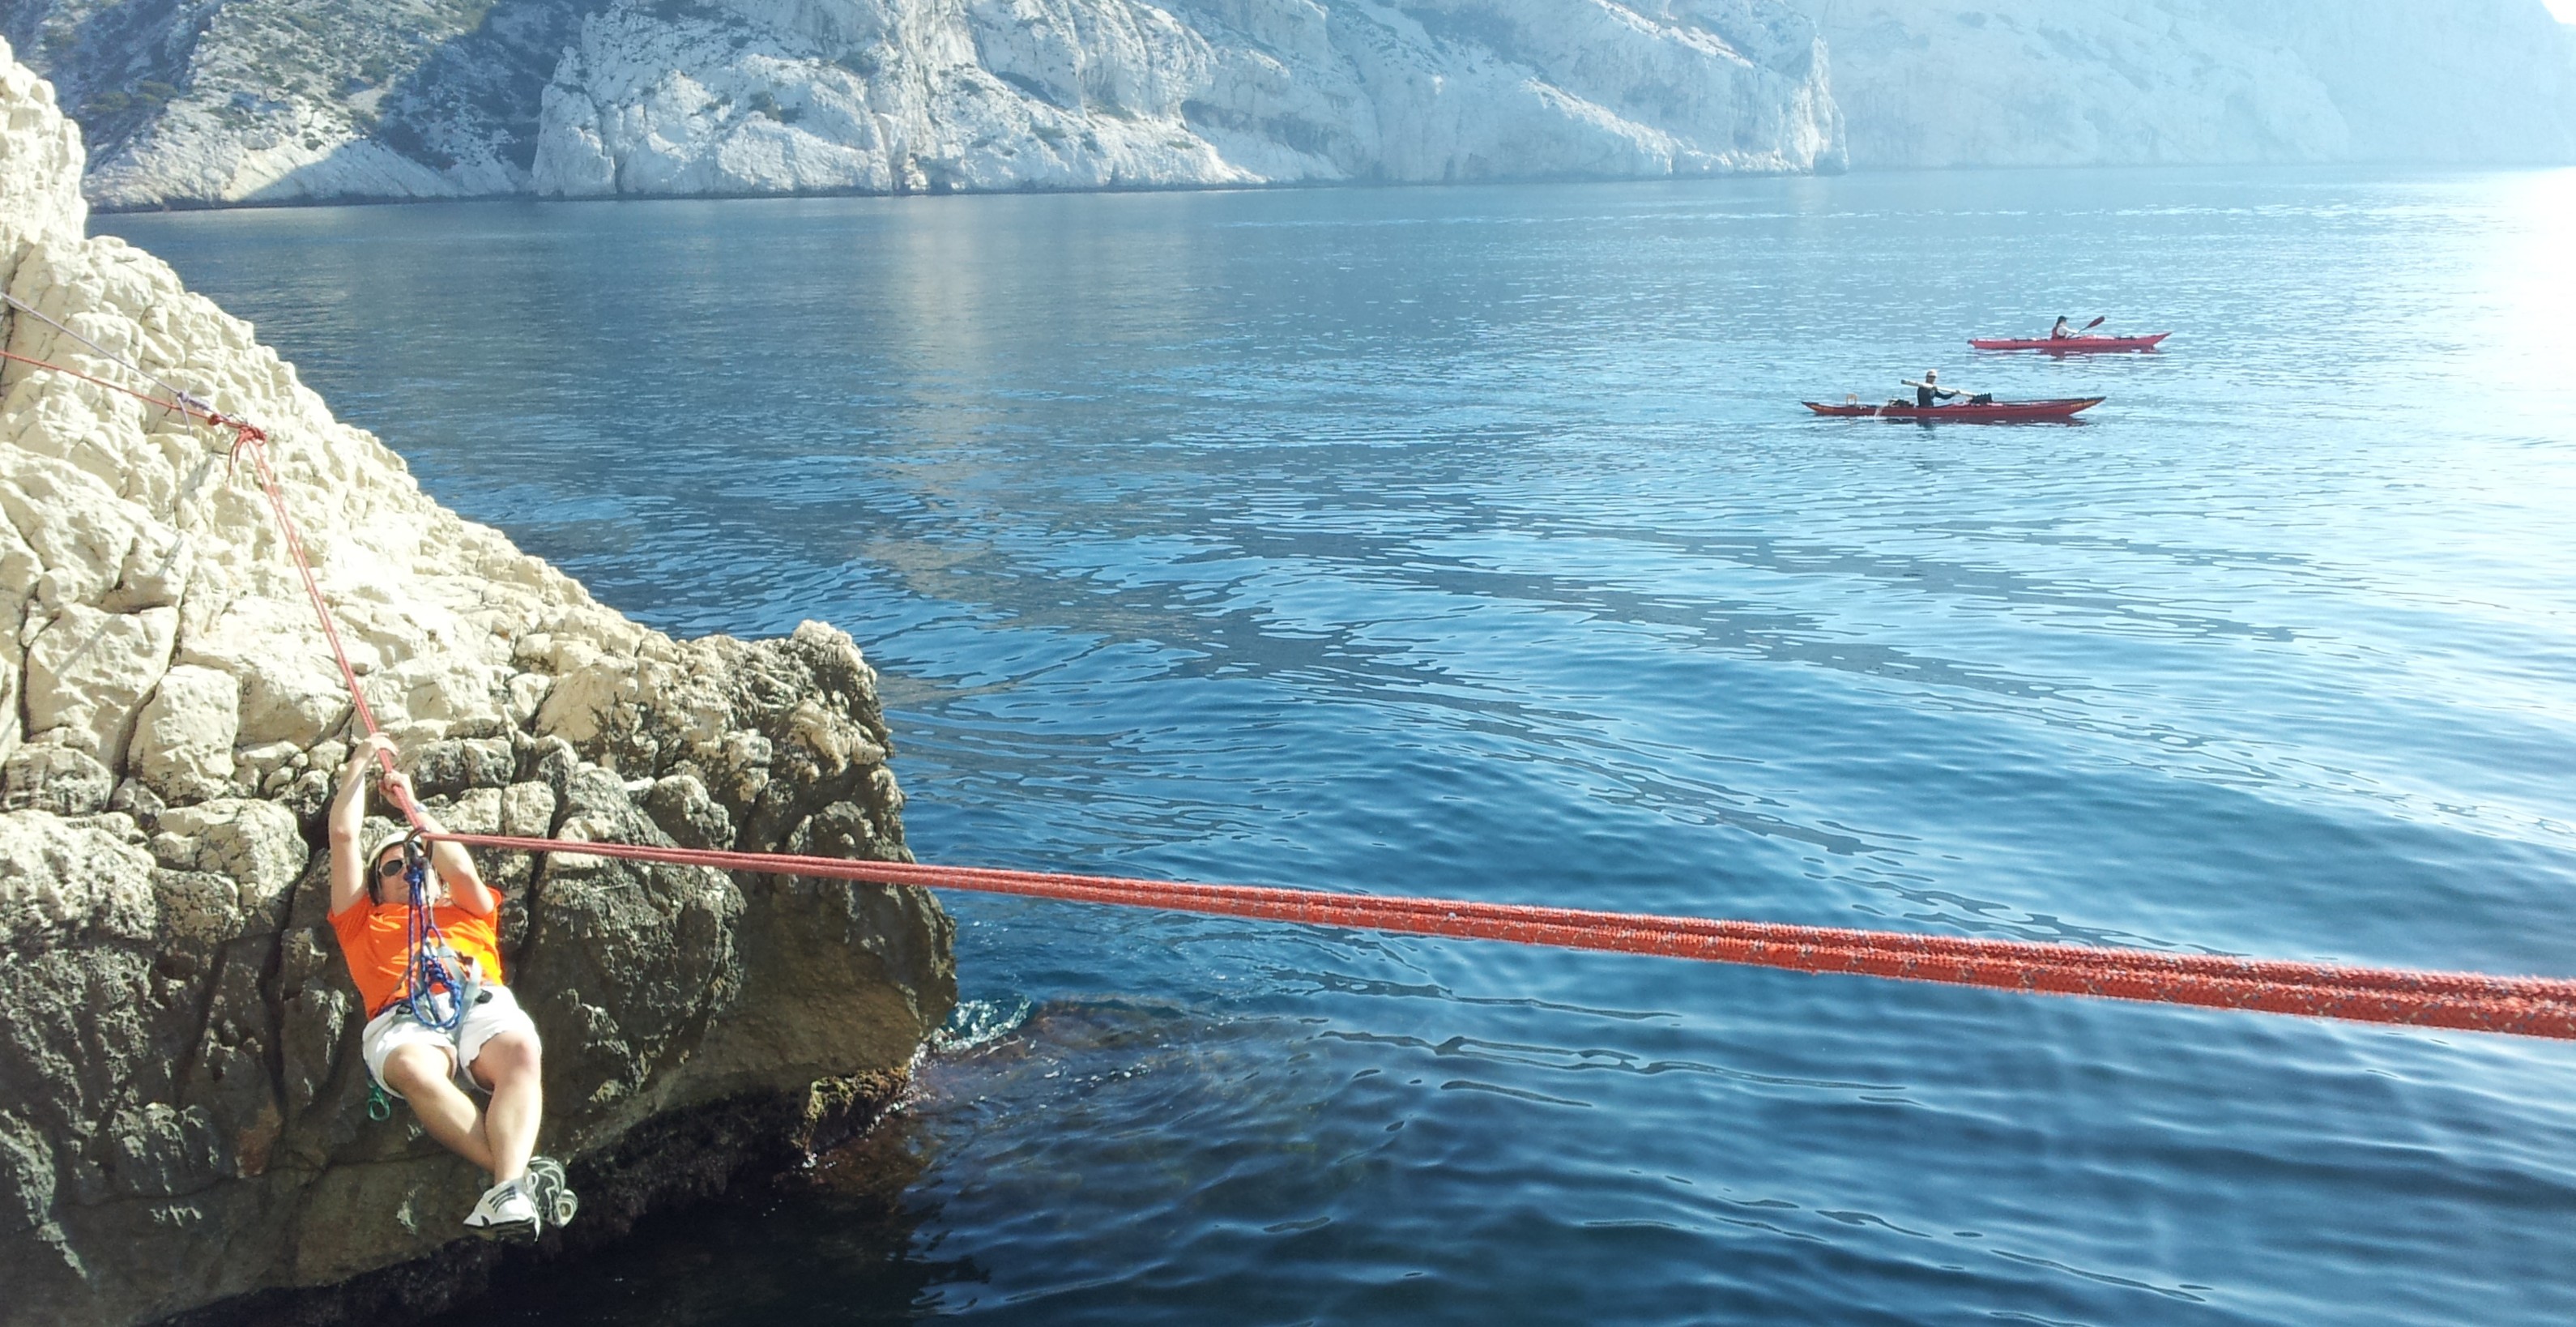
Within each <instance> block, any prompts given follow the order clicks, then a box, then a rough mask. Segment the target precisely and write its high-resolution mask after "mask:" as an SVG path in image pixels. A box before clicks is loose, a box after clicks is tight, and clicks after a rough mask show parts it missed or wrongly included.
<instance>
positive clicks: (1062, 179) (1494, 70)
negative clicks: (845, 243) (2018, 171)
mask: <svg viewBox="0 0 2576 1327" xmlns="http://www.w3.org/2000/svg"><path fill="white" fill-rule="evenodd" d="M665 12H666V11H665V10H663V9H660V8H656V7H651V6H647V5H643V4H638V3H634V2H633V0H626V2H623V3H620V4H617V5H615V6H613V7H612V8H610V9H608V10H607V11H605V12H603V13H600V14H598V15H595V16H593V17H591V18H589V19H588V20H586V21H585V22H584V23H583V25H582V30H581V41H580V43H579V45H577V46H576V47H575V48H573V50H571V51H570V52H569V53H567V55H566V56H565V59H564V62H563V64H562V66H561V67H559V68H558V69H557V70H556V73H555V77H554V80H553V82H552V84H551V85H550V86H549V87H548V88H547V89H546V93H545V105H544V112H543V116H542V120H541V123H540V127H539V132H538V139H537V153H536V158H535V164H534V171H533V185H534V187H535V188H536V189H537V190H538V191H539V192H542V193H552V194H563V195H572V196H585V195H598V194H610V193H623V194H707V193H724V194H738V193H782V192H799V191H813V190H857V191H865V192H909V191H919V190H934V191H945V190H990V189H1027V188H1040V189H1092V188H1127V187H1166V186H1182V185H1190V186H1207V185H1230V184H1251V183H1292V182H1317V181H1337V180H1381V181H1434V180H1471V179H1501V178H1513V177H1524V178H1525V177H1543V176H1582V177H1595V178H1633V177H1641V176H1644V177H1652V176H1665V175H1675V174H1712V173H1719V172H1727V171H1803V170H1809V169H1814V168H1817V167H1819V166H1824V167H1828V168H1830V167H1832V166H1835V165H1837V164H1838V163H1839V138H1838V130H1837V126H1836V120H1835V113H1834V109H1833V103H1832V100H1831V97H1830V95H1829V94H1828V92H1827V90H1826V86H1825V77H1824V74H1825V69H1824V61H1823V58H1822V52H1821V50H1820V48H1819V47H1818V44H1817V42H1816V40H1815V37H1814V34H1813V31H1812V29H1811V28H1810V27H1809V25H1808V24H1807V23H1806V22H1805V21H1804V20H1802V19H1800V18H1798V17H1797V16H1796V15H1795V14H1793V13H1791V12H1789V11H1788V10H1787V9H1785V8H1784V7H1783V6H1781V5H1780V4H1778V3H1776V2H1775V0H1646V2H1638V0H1420V2H1419V3H1415V4H1411V5H1407V6H1404V7H1402V8H1397V7H1393V6H1384V5H1377V4H1372V3H1366V2H1365V0H1183V2H1182V3H1173V4H1168V5H1166V6H1163V7H1157V6H1154V5H1148V4H1143V3H1139V2H1138V0H971V3H955V2H954V0H724V3H719V4H713V5H708V6H705V7H702V8H700V9H698V10H695V11H692V12H691V13H689V14H688V15H686V16H684V17H680V18H676V19H675V18H667V17H664V14H665Z"/></svg>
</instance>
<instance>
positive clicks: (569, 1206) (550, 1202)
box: [519, 1156, 581, 1228]
mask: <svg viewBox="0 0 2576 1327" xmlns="http://www.w3.org/2000/svg"><path fill="white" fill-rule="evenodd" d="M519 1187H520V1188H521V1189H524V1190H526V1191H527V1195H528V1200H529V1201H530V1202H532V1203H534V1204H535V1205H536V1209H537V1216H538V1218H539V1219H540V1220H543V1221H544V1222H545V1223H546V1224H547V1225H550V1226H555V1227H558V1228H560V1227H563V1226H568V1225H571V1224H572V1219H573V1216H574V1215H575V1214H576V1213H578V1212H580V1211H581V1199H580V1198H579V1197H578V1196H577V1195H575V1194H574V1193H573V1191H572V1185H571V1184H569V1183H567V1182H566V1181H565V1178H564V1168H563V1163H562V1162H560V1161H557V1160H555V1159H554V1158H553V1157H544V1156H539V1157H530V1158H528V1173H527V1174H525V1175H522V1176H520V1177H519Z"/></svg>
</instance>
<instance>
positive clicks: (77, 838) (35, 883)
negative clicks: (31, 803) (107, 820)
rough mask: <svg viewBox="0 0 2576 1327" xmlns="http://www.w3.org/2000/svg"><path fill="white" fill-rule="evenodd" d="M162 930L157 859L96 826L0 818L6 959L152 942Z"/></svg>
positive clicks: (17, 814)
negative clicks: (83, 943)
mask: <svg viewBox="0 0 2576 1327" xmlns="http://www.w3.org/2000/svg"><path fill="white" fill-rule="evenodd" d="M159 925H160V916H159V909H158V907H157V906H156V904H155V902H154V899H153V894H152V854H150V853H148V852H145V851H143V850H142V849H141V848H138V847H135V846H134V845H132V844H130V843H127V842H126V841H125V840H124V838H123V837H122V836H121V835H119V834H117V833H116V832H115V831H114V830H113V829H112V828H110V827H108V826H105V825H101V824H98V823H96V822H92V821H80V820H66V819H64V818H62V817H60V816H56V815H52V814H50V813H48V812H44V811H10V812H6V813H0V952H5V953H9V954H14V955H21V956H29V955H33V954H36V953H38V952H41V951H44V950H48V949H54V948H59V947H61V946H63V945H66V944H70V943H73V942H75V941H80V940H96V939H118V940H134V941H148V940H150V939H151V938H152V937H153V935H154V933H155V931H156V930H157V929H158V928H159Z"/></svg>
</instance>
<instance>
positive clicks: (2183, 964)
mask: <svg viewBox="0 0 2576 1327" xmlns="http://www.w3.org/2000/svg"><path fill="white" fill-rule="evenodd" d="M9 303H10V304H11V306H12V307H16V308H20V309H25V308H26V306H25V305H24V304H21V303H20V302H19V301H17V300H15V299H11V300H10V301H9ZM27 311H29V312H33V311H32V310H27ZM37 316H38V317H39V318H42V317H43V315H41V314H38V315H37ZM45 321H46V322H48V323H52V322H53V320H52V319H49V318H48V319H45ZM53 325H54V326H56V327H60V326H61V324H59V323H54V324H53ZM64 330H66V331H68V330H69V329H64ZM75 335H76V334H75ZM83 344H85V345H91V348H92V349H94V350H95V349H98V347H97V346H95V345H94V344H91V343H90V342H88V341H86V340H83ZM100 353H101V354H103V355H106V357H107V358H108V359H110V360H112V361H115V362H117V363H120V364H123V365H124V366H125V367H126V368H128V369H130V370H132V371H133V372H135V373H137V374H141V375H142V376H144V377H146V378H152V375H150V374H149V373H146V372H145V371H144V370H142V369H141V368H139V367H137V366H135V365H133V364H131V363H128V362H126V361H124V360H123V359H121V358H120V357H118V356H115V355H113V354H108V353H107V352H105V351H101V352H100ZM0 358H6V359H8V360H12V361H15V362H18V363H24V364H29V365H33V366H35V367H37V368H41V369H47V370H51V371H53V372H56V373H65V374H70V375H71V376H73V377H76V378H81V379H84V380H86V381H89V382H93V383H98V384H99V385H101V386H105V387H109V388H111V389H113V390H116V391H120V392H124V393H126V394H127V395H129V396H136V397H140V398H142V399H143V400H146V401H149V402H152V403H153V404H156V405H160V406H162V407H163V408H165V409H167V410H170V411H172V412H175V413H178V414H182V415H186V416H187V417H189V418H192V419H196V420H198V421H201V422H203V423H205V424H207V425H210V426H212V427H217V428H225V429H230V430H232V432H233V447H232V458H233V462H234V464H235V465H236V466H238V464H239V462H240V460H241V458H242V457H243V456H245V455H247V456H248V457H249V458H250V461H251V464H252V467H253V468H254V470H255V471H256V473H257V476H258V479H259V483H260V488H261V490H262V491H263V492H264V493H266V495H267V497H268V503H269V508H270V510H271V511H272V512H273V513H274V514H275V515H276V517H277V525H278V530H279V533H280V535H281V537H282V539H283V541H284V543H285V545H286V549H287V552H288V554H289V555H290V556H292V557H293V558H294V560H295V564H296V570H297V571H298V572H299V573H300V574H301V575H302V577H303V580H304V589H305V593H306V594H307V595H308V596H310V597H311V599H312V601H313V610H314V614H315V616H316V617H317V618H318V619H319V620H320V622H321V626H322V634H323V637H324V639H325V640H327V641H328V642H329V643H330V646H331V654H332V658H333V660H334V661H335V662H336V663H338V665H339V667H340V677H341V680H342V681H343V682H344V683H345V684H346V685H347V687H348V691H349V702H350V705H351V707H352V709H353V710H354V712H355V717H356V718H357V720H358V724H359V726H360V727H361V728H362V729H364V730H365V731H366V732H367V733H368V734H369V735H371V736H372V735H374V734H375V733H377V732H378V731H380V729H379V726H378V725H377V723H376V717H375V714H374V712H373V711H372V710H371V709H370V708H369V707H368V705H367V698H366V694H365V692H364V691H363V690H361V689H360V687H359V686H358V675H357V671H356V670H355V669H354V668H352V667H351V666H350V663H349V655H348V651H347V649H346V648H345V647H344V646H343V645H342V644H341V640H340V632H339V628H338V626H337V624H336V623H335V622H334V621H333V619H332V615H331V606H330V603H329V601H328V600H327V599H325V598H324V596H323V594H322V587H321V583H320V581H319V580H318V579H317V578H316V576H315V575H314V572H313V565H312V561H311V559H310V558H309V557H308V556H307V555H306V552H305V548H304V541H303V538H302V536H301V535H300V534H298V533H297V530H296V526H295V520H294V517H293V516H292V515H291V514H290V513H289V512H288V511H287V507H286V497H285V494H284V493H283V491H281V489H280V488H279V486H278V482H277V475H276V472H275V471H274V470H273V469H272V468H271V467H270V465H269V460H268V445H267V444H268V435H267V434H266V433H265V432H263V431H261V430H260V428H259V427H258V426H256V425H254V424H252V423H250V422H249V421H247V420H243V419H239V418H236V417H233V416H229V415H224V414H221V413H218V412H216V411H215V410H214V409H213V408H212V407H211V406H209V405H207V404H206V403H204V402H203V401H200V400H198V399H197V398H194V397H191V396H188V395H186V394H185V393H181V392H179V391H178V390H177V389H176V388H171V387H169V386H168V384H166V383H161V384H160V385H162V386H163V387H164V388H165V390H169V391H170V392H171V393H172V394H173V397H174V398H176V399H160V398H155V397H152V396H149V395H147V394H145V393H143V392H138V391H135V390H134V389H132V388H130V387H123V386H119V385H118V384H115V383H111V382H108V381H106V380H105V379H102V378H97V377H93V376H91V375H89V374H86V373H82V372H80V371H78V370H76V369H71V368H67V367H64V366H62V365H58V364H49V363H45V362H44V361H41V360H35V359H30V358H28V357H26V356H23V355H17V354H11V353H8V352H6V351H0ZM152 381H154V382H156V383H160V380H159V379H157V378H152ZM376 758H377V762H378V764H379V766H380V767H381V768H382V769H383V770H384V771H385V772H387V773H390V772H391V771H392V769H393V757H392V756H391V755H390V754H389V753H386V752H383V751H379V752H378V753H377V757H376ZM398 805H399V806H400V809H401V811H402V813H403V818H404V820H405V821H407V822H408V823H409V824H410V826H411V829H412V833H411V836H410V839H409V840H407V843H412V842H416V843H419V844H435V843H454V844H458V845H461V846H465V847H477V848H488V849H495V850H501V851H510V852H528V853H580V854H586V855H589V856H594V857H612V858H617V859H620V860H626V861H639V862H651V863H659V864H665V865H676V866H699V867H708V868H712V869H716V870H726V871H741V872H747V873H753V874H766V875H796V876H807V877H814V878H820V879H832V880H850V881H860V882H865V883H871V884H882V885H911V886H919V887H927V888H934V889H957V890H973V891H978V892H983V893H994V894H1013V895H1020V896H1024V897H1032V898H1049V899H1060V900H1065V901H1069V902H1079V903H1101V904H1114V905H1117V906H1121V907H1138V908H1157V909H1162V910H1166V911H1177V912H1194V913H1204V914H1211V915H1216V916H1226V917H1244V918H1256V919H1262V920H1269V921H1282V922H1295V923H1301V924H1305V925H1312V926H1344V927H1356V928H1364V929H1368V930H1377V931H1388V932H1394V933H1399V934H1407V935H1429V936H1448V937H1455V938H1462V939H1482V940H1506V941H1511V942H1513V943H1517V944H1531V945H1552V946H1557V947H1561V948H1568V949H1589V950H1602V951H1609V952H1616V953H1626V954H1651V955H1660V956H1664V957H1669V958H1688V959H1699V960H1703V961H1707V962H1715V963H1733V964H1743V965H1749V966H1756V967H1768V968H1780V969H1786V970H1789V971H1794V972H1816V973H1848V974H1853V975H1863V976H1872V977H1886V978H1892V979H1896V980H1900V981H1927V982H1943V983H1948V984H1952V985H1962V986H1976V987H1982V988H1985V989H1988V990H2002V991H2020V992H2024V993H2036V994H2054V995H2085V996H2096V997H2100V998H2104V999H2114V1000H2136V1001H2143V1002H2148V1003H2158V1004H2183V1005H2195V1006H2200V1007H2203V1008H2211V1009H2238V1010H2247V1011H2254V1012H2261V1013H2275V1014H2296V1015H2302V1016H2305V1017H2311V1018H2334V1019H2345V1020H2351V1021H2357V1022H2370V1023H2394V1024H2401V1025H2407V1026H2415V1027H2441V1028H2456V1029H2461V1030H2464V1031H2473V1032H2494V1033H2504V1034H2509V1035H2514V1036H2526V1037H2550V1038H2556V1039H2559V1040H2576V980H2570V979H2565V978H2553V977H2493V976H2487V975H2485V974H2482V973H2473V972H2416V971H2404V970H2395V969H2379V968H2360V967H2348V966H2343V965H2340V964H2331V963H2300V962H2286V961H2272V960H2261V959H2247V958H2230V957H2225V956H2221V955H2211V954H2173V953H2163V952H2159V951H2152V950H2140V949H2114V948H2102V947H2094V946H2089V945H2071V944H2043V943H2039V942H2034V941H2027V940H1995V939H1983V938H1974V937H1963V936H1938V935H1918V934H1908V933H1904V932H1895V931H1863V930H1849V929H1844V928H1839V927H1826V926H1788V925H1780V924H1774V923H1767V922H1747V921H1724V920H1717V919H1712V918H1700V917H1658V916H1650V915H1644V914H1637V913H1617V912H1596V911H1591V910H1587V909H1580V908H1550V907H1533V906H1526V905H1519V904H1507V903H1478V902H1472V901H1466V900H1457V899H1431V898H1402V897H1389V896H1382V895H1373V894H1348V893H1327V892H1323V891H1317V890H1304V889H1279V888H1270V887H1260V886H1246V885H1202V884H1187V883H1180V882H1174V881H1167V880H1134V879H1121V878H1115V877H1106V876H1081V875H1060V874H1051V873H1044V872H1035V871H1003V870H992V869H987V868H981V867H956V866H935V865H928V864H923V863H916V862H870V861H851V860H847V859H843V858H835V857H808V856H802V855H796V854H788V853H749V852H731V851H725V850H721V849H712V848H677V847H667V848H666V847H654V846H647V845H642V844H626V843H592V842H584V841H579V840H567V839H544V838H527V837H521V836H516V835H504V834H452V833H442V832H438V831H434V830H432V829H430V828H429V826H428V825H427V824H426V823H425V822H424V821H423V819H422V816H421V810H420V807H419V806H418V805H417V804H415V803H413V802H412V801H411V800H410V799H408V798H404V799H401V800H400V801H399V803H398ZM407 851H408V849H407ZM407 871H408V868H407ZM424 879H425V877H423V876H414V877H413V889H414V898H415V899H416V900H417V899H418V898H420V897H421V895H420V892H419V891H420V890H421V889H422V888H423V887H424ZM451 975H453V974H452V973H451ZM427 980H428V988H429V989H431V990H433V991H434V990H435V989H437V988H438V982H437V978H436V976H435V974H433V975H432V976H430V977H429V978H428V979H427ZM447 989H450V990H456V989H457V988H455V987H453V986H450V987H448V988H447ZM459 993H460V994H463V992H461V991H460V992H459ZM461 1008H462V1002H461V1001H460V1002H459V1009H460V1010H461ZM372 1112H373V1103H372V1102H371V1103H370V1113H371V1114H372Z"/></svg>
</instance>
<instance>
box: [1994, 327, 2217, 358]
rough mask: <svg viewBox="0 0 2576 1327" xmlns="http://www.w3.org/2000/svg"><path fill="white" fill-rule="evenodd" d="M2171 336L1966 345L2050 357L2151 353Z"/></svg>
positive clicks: (2052, 338)
mask: <svg viewBox="0 0 2576 1327" xmlns="http://www.w3.org/2000/svg"><path fill="white" fill-rule="evenodd" d="M2171 335H2173V333H2171V332H2153V333H2150V334H2148V335H2146V336H2039V337H2028V338H2016V337H1994V336H1989V337H1978V338H1974V339H1972V340H1970V341H1969V342H1968V344H1969V345H1972V346H1975V347H1976V348H1977V349H1979V350H2045V351H2048V352H2050V353H2051V354H2058V355H2075V354H2089V353H2091V352H2093V351H2096V350H2153V349H2155V348H2156V343H2157V342H2159V341H2162V340H2164V339H2165V338H2166V337H2169V336H2171Z"/></svg>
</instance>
